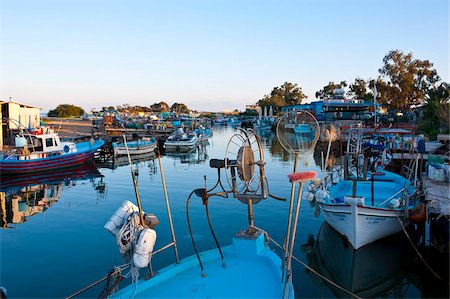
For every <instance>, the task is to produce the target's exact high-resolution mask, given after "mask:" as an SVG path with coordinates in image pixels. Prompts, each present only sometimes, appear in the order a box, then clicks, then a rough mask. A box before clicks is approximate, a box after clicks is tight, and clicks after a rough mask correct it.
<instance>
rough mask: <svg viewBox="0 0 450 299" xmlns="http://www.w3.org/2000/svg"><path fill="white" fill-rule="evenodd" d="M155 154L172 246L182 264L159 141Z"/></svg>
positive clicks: (176, 257)
mask: <svg viewBox="0 0 450 299" xmlns="http://www.w3.org/2000/svg"><path fill="white" fill-rule="evenodd" d="M155 153H156V157H157V158H158V163H159V172H160V173H161V183H162V186H163V190H164V198H165V200H166V209H167V215H168V217H169V224H170V232H171V233H172V245H173V249H174V251H175V259H176V261H177V264H178V263H179V262H180V258H179V256H178V248H177V239H176V237H175V230H174V228H173V221H172V211H171V210H170V203H169V196H168V195H167V187H166V179H165V176H164V169H163V166H162V162H161V153H160V151H159V143H158V140H156V148H155Z"/></svg>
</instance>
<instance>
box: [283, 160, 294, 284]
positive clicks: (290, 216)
mask: <svg viewBox="0 0 450 299" xmlns="http://www.w3.org/2000/svg"><path fill="white" fill-rule="evenodd" d="M294 155H295V157H294V173H295V172H296V171H297V162H298V153H295V154H294ZM294 196H295V183H294V182H293V183H292V185H291V199H290V201H289V215H288V224H287V229H286V237H285V239H284V256H283V263H282V275H281V281H283V280H284V273H285V271H284V269H285V267H286V258H287V255H288V247H289V238H290V233H291V223H292V208H293V205H294Z"/></svg>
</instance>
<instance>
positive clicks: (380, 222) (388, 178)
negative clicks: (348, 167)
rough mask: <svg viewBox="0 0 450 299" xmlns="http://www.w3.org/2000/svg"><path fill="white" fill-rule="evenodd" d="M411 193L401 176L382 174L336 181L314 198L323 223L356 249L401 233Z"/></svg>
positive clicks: (408, 185)
mask: <svg viewBox="0 0 450 299" xmlns="http://www.w3.org/2000/svg"><path fill="white" fill-rule="evenodd" d="M354 184H356V187H355V186H353V185H354ZM355 189H356V190H355ZM375 190H376V192H375ZM355 192H356V194H357V195H355ZM413 194H414V188H413V186H411V185H410V184H409V183H407V182H406V183H405V178H404V177H401V176H400V175H397V174H395V173H392V172H388V171H382V172H379V173H375V174H373V175H370V177H369V178H368V179H367V180H366V181H356V180H353V181H350V180H340V181H339V182H338V183H337V184H336V185H333V186H331V187H330V188H329V189H328V193H327V194H326V195H325V196H323V195H322V194H320V193H319V194H317V193H316V199H317V200H318V202H319V205H320V208H321V210H322V212H323V215H324V217H325V220H326V221H327V222H328V223H329V224H330V225H331V226H332V227H333V228H334V229H336V230H337V231H338V232H339V233H341V234H342V235H344V236H345V237H346V238H347V239H348V241H349V242H350V243H351V244H352V246H353V248H354V249H358V248H360V247H363V246H364V245H367V244H370V243H372V242H374V241H376V240H379V239H382V238H384V237H387V236H390V235H392V234H395V233H397V232H399V231H401V230H402V225H406V223H405V224H403V221H404V220H405V217H406V215H407V213H408V210H409V209H410V208H412V206H411V205H410V204H408V203H409V200H408V198H410V197H411V196H412V195H413Z"/></svg>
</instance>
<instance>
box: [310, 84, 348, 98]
mask: <svg viewBox="0 0 450 299" xmlns="http://www.w3.org/2000/svg"><path fill="white" fill-rule="evenodd" d="M344 87H347V82H346V81H341V83H334V82H329V83H328V84H327V85H325V86H324V87H323V88H322V89H321V90H319V91H317V92H316V98H319V99H321V100H322V101H323V100H329V99H332V98H333V94H334V91H335V90H336V89H339V88H344Z"/></svg>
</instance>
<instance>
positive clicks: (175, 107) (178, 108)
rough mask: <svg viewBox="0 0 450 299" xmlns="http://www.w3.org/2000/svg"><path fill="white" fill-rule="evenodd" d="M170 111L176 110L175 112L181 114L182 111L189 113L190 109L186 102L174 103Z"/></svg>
mask: <svg viewBox="0 0 450 299" xmlns="http://www.w3.org/2000/svg"><path fill="white" fill-rule="evenodd" d="M170 111H171V112H174V113H179V114H181V113H184V114H186V113H189V111H190V110H189V108H188V107H187V106H186V105H185V104H182V103H174V104H173V105H172V107H170Z"/></svg>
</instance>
